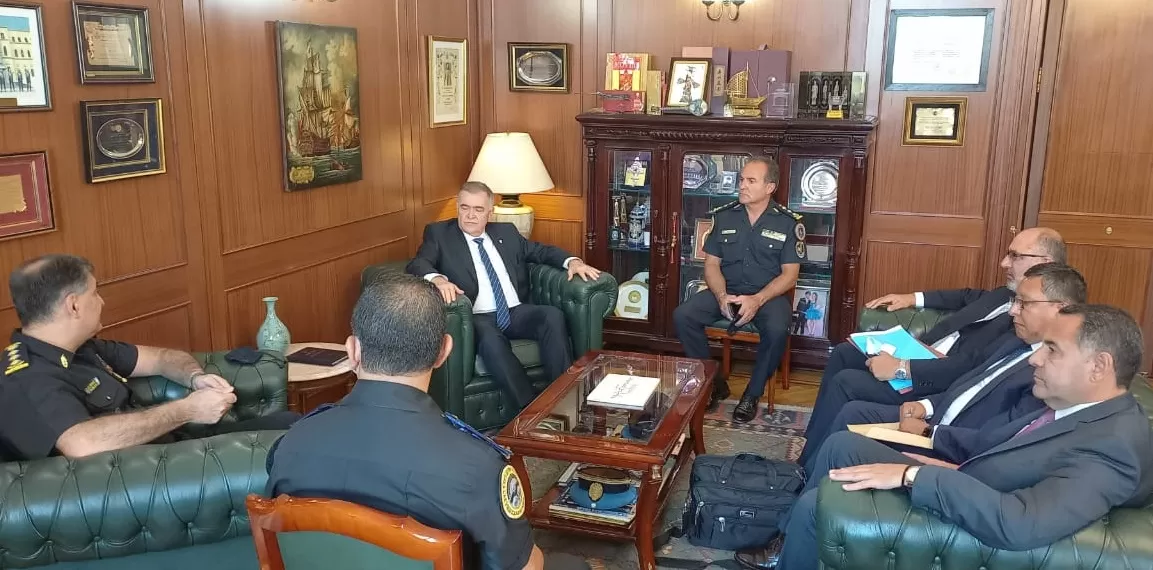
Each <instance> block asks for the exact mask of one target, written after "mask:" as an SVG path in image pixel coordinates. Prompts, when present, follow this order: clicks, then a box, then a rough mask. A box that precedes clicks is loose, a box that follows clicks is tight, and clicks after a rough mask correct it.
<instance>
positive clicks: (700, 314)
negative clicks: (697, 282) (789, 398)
mask: <svg viewBox="0 0 1153 570" xmlns="http://www.w3.org/2000/svg"><path fill="white" fill-rule="evenodd" d="M792 313H793V309H792V307H791V306H790V305H789V300H788V299H786V298H785V297H784V296H779V295H778V296H777V297H774V298H772V299H769V301H768V302H767V303H765V304H764V305H761V308H760V309H759V310H757V314H756V316H754V317H753V321H752V322H753V326H754V327H756V328H757V334H759V335H760V337H761V342H760V344H758V345H757V361H756V363H755V364H753V374H752V377H751V378H749V385H748V387H747V388H745V397H749V398H757V399H760V397H761V395H762V394H764V393H765V386H766V385H767V384H768V381H769V377H770V376H772V374H773V372H774V371H776V369H777V366H779V365H780V363H781V357H782V356H783V355H784V354H785V343H786V342H787V341H788V340H789V317H790V316H791V315H792ZM733 316H734V317H736V315H733ZM721 317H723V315H722V314H721V307H720V305H719V304H718V303H717V298H716V297H715V296H713V293H712V292H711V291H709V290H708V289H706V290H704V291H700V292H698V293H696V294H695V295H693V296H692V297H689V300H688V301H685V302H684V303H682V304H681V306H679V307H677V309H676V310H675V311H673V323H675V324H676V327H677V337H678V338H680V341H681V344H682V345H684V348H685V356H688V357H689V358H702V359H706V360H707V359H709V358H712V357H711V356H710V355H709V340H708V338H706V337H705V327H707V326H709V325H711V324H713V323H715V322H716V321H717V320H718V319H720V318H721ZM738 318H739V317H738ZM726 380H727V379H726Z"/></svg>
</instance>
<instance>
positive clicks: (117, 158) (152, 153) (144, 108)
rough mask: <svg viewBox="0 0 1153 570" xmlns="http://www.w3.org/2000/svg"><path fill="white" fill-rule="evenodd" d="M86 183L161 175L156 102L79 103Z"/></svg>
mask: <svg viewBox="0 0 1153 570" xmlns="http://www.w3.org/2000/svg"><path fill="white" fill-rule="evenodd" d="M80 125H81V126H82V127H83V128H84V165H85V169H84V174H85V176H86V178H87V180H88V182H89V183H92V182H107V181H110V180H120V179H122V178H133V177H136V176H148V175H150V174H161V173H163V172H165V166H164V118H163V114H162V111H161V103H160V99H135V100H127V101H81V102H80Z"/></svg>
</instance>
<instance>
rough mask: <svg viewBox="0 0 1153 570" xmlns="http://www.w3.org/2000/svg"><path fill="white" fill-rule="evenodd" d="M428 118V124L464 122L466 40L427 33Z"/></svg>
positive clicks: (465, 113) (465, 109) (433, 125)
mask: <svg viewBox="0 0 1153 570" xmlns="http://www.w3.org/2000/svg"><path fill="white" fill-rule="evenodd" d="M428 121H429V126H431V127H447V126H450V125H463V124H466V123H467V122H468V42H467V41H466V40H462V39H453V38H441V37H437V36H429V37H428Z"/></svg>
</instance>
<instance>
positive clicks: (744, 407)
mask: <svg viewBox="0 0 1153 570" xmlns="http://www.w3.org/2000/svg"><path fill="white" fill-rule="evenodd" d="M755 417H757V401H756V400H754V399H752V398H741V403H739V404H737V407H735V408H733V421H737V422H740V423H742V424H743V423H745V422H748V421H752V419H753V418H755Z"/></svg>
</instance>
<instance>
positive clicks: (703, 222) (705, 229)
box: [693, 218, 713, 261]
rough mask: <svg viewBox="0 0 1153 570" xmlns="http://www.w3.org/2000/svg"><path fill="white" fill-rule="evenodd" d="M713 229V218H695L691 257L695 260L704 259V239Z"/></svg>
mask: <svg viewBox="0 0 1153 570" xmlns="http://www.w3.org/2000/svg"><path fill="white" fill-rule="evenodd" d="M711 231H713V219H712V218H707V219H700V220H697V224H696V227H694V228H693V259H694V260H696V261H704V260H705V240H706V239H708V237H709V232H711Z"/></svg>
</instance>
